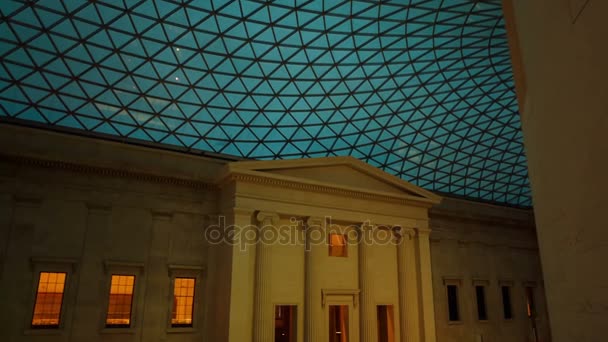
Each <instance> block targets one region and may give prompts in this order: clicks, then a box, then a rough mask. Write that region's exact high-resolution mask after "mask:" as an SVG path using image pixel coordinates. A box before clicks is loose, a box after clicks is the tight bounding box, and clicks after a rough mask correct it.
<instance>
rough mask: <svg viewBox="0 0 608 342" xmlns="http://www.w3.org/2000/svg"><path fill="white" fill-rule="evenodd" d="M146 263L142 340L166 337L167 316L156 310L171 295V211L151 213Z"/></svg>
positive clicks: (163, 312) (164, 303)
mask: <svg viewBox="0 0 608 342" xmlns="http://www.w3.org/2000/svg"><path fill="white" fill-rule="evenodd" d="M150 214H151V216H152V226H151V227H150V228H151V232H150V241H149V250H148V253H149V254H148V262H147V265H146V270H145V275H144V276H145V281H146V284H147V286H146V291H145V293H144V313H145V315H144V316H143V317H142V319H143V323H142V327H143V329H142V332H141V334H142V340H144V341H145V340H147V339H153V338H157V339H160V340H163V339H165V338H166V334H167V333H166V329H167V320H168V318H167V313H166V311H161V310H158V308H162V307H166V306H167V302H168V301H167V298H170V296H171V295H172V293H171V290H172V289H171V288H170V287H169V286H168V285H169V283H168V282H167V264H168V263H169V258H168V256H169V245H170V241H171V228H172V223H171V222H172V220H173V212H169V211H160V210H152V211H151V212H150Z"/></svg>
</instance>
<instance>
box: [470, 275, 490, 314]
mask: <svg viewBox="0 0 608 342" xmlns="http://www.w3.org/2000/svg"><path fill="white" fill-rule="evenodd" d="M472 284H473V296H474V299H475V310H474V313H475V319H476V320H477V322H480V323H485V322H488V321H489V320H490V310H489V306H488V289H489V288H490V281H489V280H487V279H486V278H473V282H472ZM478 286H481V287H483V304H484V311H485V314H486V318H485V319H481V318H479V303H478V298H477V287H478Z"/></svg>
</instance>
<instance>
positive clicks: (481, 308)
mask: <svg viewBox="0 0 608 342" xmlns="http://www.w3.org/2000/svg"><path fill="white" fill-rule="evenodd" d="M475 298H476V299H477V319H478V320H480V321H487V320H488V310H487V308H486V289H485V287H484V286H481V285H477V286H475Z"/></svg>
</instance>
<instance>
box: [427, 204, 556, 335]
mask: <svg viewBox="0 0 608 342" xmlns="http://www.w3.org/2000/svg"><path fill="white" fill-rule="evenodd" d="M430 223H431V229H432V233H431V255H432V265H433V267H432V268H433V287H434V292H435V320H436V328H437V341H438V342H461V341H492V342H503V341H504V342H511V341H534V339H533V336H534V335H533V333H532V329H531V327H532V323H531V321H530V318H528V315H527V310H526V296H525V290H524V288H525V287H526V286H531V287H533V288H534V289H535V290H534V297H535V302H536V303H535V304H536V307H537V317H536V325H537V330H538V335H539V341H542V342H546V341H549V340H550V338H549V331H548V325H547V324H548V317H547V314H546V305H545V300H544V289H543V281H542V272H541V266H540V259H539V256H538V248H537V244H536V236H535V230H534V218H533V215H532V211H530V210H519V209H511V208H505V207H499V206H492V205H487V204H481V203H475V202H469V201H463V200H456V199H450V198H445V199H444V201H443V202H442V203H441V204H440V205H439V206H436V207H435V208H433V209H432V210H431V212H430ZM447 284H456V285H457V286H458V297H459V306H460V321H458V322H451V321H449V320H448V302H447V291H446V285H447ZM475 285H481V286H484V287H485V297H486V307H487V315H488V319H487V320H482V321H480V320H479V319H478V313H477V301H476V293H475ZM501 286H509V287H510V293H511V306H512V312H513V318H512V319H505V318H504V313H503V302H502V294H501Z"/></svg>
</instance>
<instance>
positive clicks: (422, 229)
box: [416, 221, 437, 342]
mask: <svg viewBox="0 0 608 342" xmlns="http://www.w3.org/2000/svg"><path fill="white" fill-rule="evenodd" d="M418 226H419V228H418V229H416V232H417V234H416V235H417V236H416V242H417V246H418V253H419V257H420V268H419V270H420V275H419V276H420V301H421V304H422V305H421V308H422V315H421V316H422V319H423V321H424V324H423V331H424V341H425V342H435V341H436V340H437V338H436V333H435V311H434V301H433V275H432V272H431V246H430V242H429V235H430V233H431V230H430V229H429V228H428V221H423V222H421V223H419V225H418Z"/></svg>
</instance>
